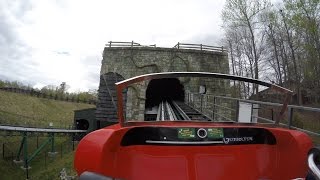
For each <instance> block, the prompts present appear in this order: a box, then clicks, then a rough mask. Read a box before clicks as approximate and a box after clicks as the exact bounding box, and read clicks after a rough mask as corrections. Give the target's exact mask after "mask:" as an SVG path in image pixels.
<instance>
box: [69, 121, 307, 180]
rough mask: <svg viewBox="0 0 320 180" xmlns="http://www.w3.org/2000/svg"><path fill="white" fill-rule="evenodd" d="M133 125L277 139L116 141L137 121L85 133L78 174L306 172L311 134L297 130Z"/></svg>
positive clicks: (257, 175)
mask: <svg viewBox="0 0 320 180" xmlns="http://www.w3.org/2000/svg"><path fill="white" fill-rule="evenodd" d="M136 124H140V125H139V127H150V126H153V127H205V128H210V127H235V128H243V127H245V128H264V129H267V130H269V131H270V132H271V133H272V134H273V135H274V136H275V138H276V141H277V143H276V144H274V145H269V144H248V145H236V146H228V145H223V144H221V145H215V146H210V145H208V146H161V145H133V146H121V144H120V142H121V140H122V138H123V136H124V135H125V133H126V132H127V131H128V130H130V129H132V128H135V127H137V126H127V127H121V126H120V125H118V124H117V125H113V126H109V127H107V128H104V129H100V130H97V131H94V132H92V133H90V134H88V135H87V136H85V137H84V138H83V139H82V140H81V141H80V143H79V145H78V148H77V151H76V154H75V161H74V165H75V169H76V171H77V173H78V175H80V174H82V173H83V172H85V171H90V172H95V173H99V174H101V175H104V176H108V177H114V178H119V179H126V180H142V179H154V180H163V179H174V180H187V179H188V180H191V179H198V180H207V179H246V180H249V179H279V180H280V179H281V180H284V179H294V178H298V177H306V175H307V172H308V167H307V161H306V159H307V155H308V151H309V150H310V149H311V148H312V142H311V139H310V138H309V137H308V136H307V135H306V134H305V133H303V132H300V131H296V130H288V129H283V128H279V127H277V128H274V127H264V126H259V125H241V124H228V123H225V124H223V123H190V122H188V123H177V122H161V123H152V125H149V124H148V123H147V122H146V123H143V122H140V123H139V122H138V123H136Z"/></svg>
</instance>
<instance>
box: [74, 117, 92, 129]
mask: <svg viewBox="0 0 320 180" xmlns="http://www.w3.org/2000/svg"><path fill="white" fill-rule="evenodd" d="M76 127H77V129H80V130H88V128H89V122H88V121H87V120H85V119H77V120H76Z"/></svg>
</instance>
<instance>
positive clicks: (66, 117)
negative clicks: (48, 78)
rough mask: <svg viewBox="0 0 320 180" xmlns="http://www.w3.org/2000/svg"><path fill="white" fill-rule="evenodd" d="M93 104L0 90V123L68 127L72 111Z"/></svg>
mask: <svg viewBox="0 0 320 180" xmlns="http://www.w3.org/2000/svg"><path fill="white" fill-rule="evenodd" d="M92 107H94V105H90V104H82V103H72V102H65V101H57V100H51V99H44V98H37V97H32V96H28V95H24V94H18V93H11V92H5V91H0V124H10V125H21V126H35V127H47V126H48V125H49V123H50V122H52V123H53V126H54V127H61V128H66V127H67V128H68V127H70V126H71V125H72V124H73V111H74V110H77V109H85V108H92Z"/></svg>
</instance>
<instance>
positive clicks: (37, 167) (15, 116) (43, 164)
mask: <svg viewBox="0 0 320 180" xmlns="http://www.w3.org/2000/svg"><path fill="white" fill-rule="evenodd" d="M92 107H94V106H93V105H90V104H81V103H72V102H64V101H56V100H51V99H44V98H37V97H32V96H28V95H23V94H17V93H11V92H3V91H0V124H8V125H19V126H33V127H48V125H49V123H50V122H52V123H53V126H54V127H57V128H68V127H70V126H72V125H73V111H74V110H78V109H85V108H92ZM1 134H2V135H3V136H1ZM1 134H0V153H1V157H0V180H11V179H12V180H16V179H17V180H19V179H26V172H25V171H24V170H22V169H21V168H20V166H21V164H19V165H17V164H14V163H13V161H12V158H11V157H12V155H14V156H16V154H17V152H18V149H19V145H20V141H21V138H22V137H21V136H11V135H13V134H8V136H4V135H5V133H1ZM14 134H15V135H19V134H17V133H14ZM46 136H47V135H46V134H43V135H40V136H39V139H38V140H39V141H38V142H39V143H38V145H39V146H40V144H41V143H42V142H44V141H45V140H46V139H47V137H46ZM36 142H37V141H36V136H35V135H33V136H30V137H28V155H29V156H30V155H31V154H32V153H33V152H34V151H35V150H36V148H37V143H36ZM3 143H4V144H5V157H6V158H5V159H3V157H2V152H3V149H2V145H3ZM50 148H51V147H50V145H47V146H46V147H45V148H44V149H43V150H42V151H41V153H40V154H39V155H37V156H36V158H35V159H33V160H32V161H31V164H30V166H31V167H32V168H31V169H30V171H29V179H48V180H49V179H50V180H52V179H60V178H59V173H60V171H61V170H62V168H66V170H67V172H68V175H76V174H75V172H74V170H73V156H74V151H72V141H71V138H70V137H69V136H61V137H55V150H56V151H57V152H58V154H57V155H56V157H55V158H49V157H48V156H47V155H46V154H47V152H49V151H51V149H50ZM21 158H22V156H21Z"/></svg>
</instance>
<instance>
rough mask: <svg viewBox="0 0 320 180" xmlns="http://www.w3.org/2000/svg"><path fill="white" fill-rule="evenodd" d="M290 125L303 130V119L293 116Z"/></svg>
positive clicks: (297, 115) (296, 115)
mask: <svg viewBox="0 0 320 180" xmlns="http://www.w3.org/2000/svg"><path fill="white" fill-rule="evenodd" d="M292 125H293V126H295V127H298V128H301V129H303V119H302V117H301V116H300V115H299V114H298V113H296V114H294V115H293V119H292Z"/></svg>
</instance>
